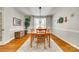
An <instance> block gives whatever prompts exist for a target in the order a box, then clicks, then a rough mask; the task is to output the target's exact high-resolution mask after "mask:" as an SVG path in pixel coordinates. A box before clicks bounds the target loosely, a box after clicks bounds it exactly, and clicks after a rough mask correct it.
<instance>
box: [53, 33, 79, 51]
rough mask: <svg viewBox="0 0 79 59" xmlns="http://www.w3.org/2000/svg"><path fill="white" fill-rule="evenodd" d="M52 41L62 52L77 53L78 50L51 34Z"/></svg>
mask: <svg viewBox="0 0 79 59" xmlns="http://www.w3.org/2000/svg"><path fill="white" fill-rule="evenodd" d="M52 39H53V40H54V41H55V42H56V44H57V45H58V46H59V47H60V48H61V49H62V50H63V51H64V52H79V49H77V48H75V47H73V46H71V45H70V44H68V43H67V42H65V41H63V40H62V39H60V38H58V37H56V36H55V35H53V34H52Z"/></svg>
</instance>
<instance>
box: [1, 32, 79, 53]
mask: <svg viewBox="0 0 79 59" xmlns="http://www.w3.org/2000/svg"><path fill="white" fill-rule="evenodd" d="M29 36H30V35H25V36H24V37H23V38H22V39H13V40H12V41H10V42H9V43H7V44H5V45H0V52H16V51H17V49H19V48H20V47H21V45H22V44H23V43H24V42H25V41H26V40H27V39H28V37H29ZM51 38H52V40H54V41H55V42H56V44H57V45H58V46H59V47H60V48H61V49H62V50H63V51H64V52H79V49H77V48H75V47H73V46H71V45H70V44H68V43H67V42H65V41H63V40H62V39H60V38H58V37H57V36H55V35H53V34H52V35H51Z"/></svg>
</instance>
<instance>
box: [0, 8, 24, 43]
mask: <svg viewBox="0 0 79 59" xmlns="http://www.w3.org/2000/svg"><path fill="white" fill-rule="evenodd" d="M13 17H16V18H19V19H21V20H22V25H21V26H13ZM3 20H4V22H3V23H4V24H3V28H4V32H3V39H2V42H0V43H1V44H5V43H8V42H9V41H10V40H12V39H13V38H14V32H16V31H20V30H23V29H24V23H23V22H24V15H22V14H21V13H19V12H18V11H17V10H15V8H11V7H6V8H3Z"/></svg>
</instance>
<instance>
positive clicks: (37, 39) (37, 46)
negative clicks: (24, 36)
mask: <svg viewBox="0 0 79 59" xmlns="http://www.w3.org/2000/svg"><path fill="white" fill-rule="evenodd" d="M37 48H38V38H37Z"/></svg>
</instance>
